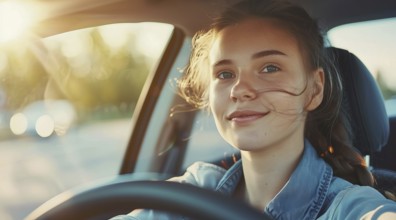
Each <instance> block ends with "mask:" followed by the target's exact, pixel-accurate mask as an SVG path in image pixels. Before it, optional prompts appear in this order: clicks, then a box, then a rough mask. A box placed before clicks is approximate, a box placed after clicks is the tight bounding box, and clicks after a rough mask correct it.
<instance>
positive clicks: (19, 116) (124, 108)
mask: <svg viewBox="0 0 396 220" xmlns="http://www.w3.org/2000/svg"><path fill="white" fill-rule="evenodd" d="M172 30H173V27H172V26H171V25H166V24H155V23H141V24H113V25H106V26H101V27H94V28H89V29H84V30H77V31H73V32H69V33H65V34H61V35H58V36H52V37H49V38H47V39H44V40H41V39H37V38H36V37H34V36H29V37H26V36H25V37H24V38H23V39H14V40H13V41H11V42H3V43H2V44H1V45H0V49H1V50H0V107H1V114H0V116H1V118H0V119H1V120H0V122H1V124H0V129H1V136H0V164H1V166H0V176H1V179H2V180H1V182H2V183H1V184H0V219H2V220H8V219H22V218H24V217H25V216H26V215H27V214H28V213H30V212H31V211H32V210H33V209H35V208H36V207H38V206H39V205H40V204H42V203H43V202H45V201H47V200H48V199H49V198H51V197H53V196H54V195H57V194H59V193H60V192H63V191H65V190H67V189H70V188H72V187H74V186H77V185H81V184H82V183H86V182H90V181H92V180H94V179H98V178H105V177H109V176H114V175H117V173H118V171H119V169H120V165H121V162H122V157H123V154H124V150H125V148H126V145H127V142H128V139H129V136H130V133H131V127H132V126H131V116H132V114H133V111H134V108H135V105H136V102H137V100H138V98H139V95H140V92H141V90H142V88H143V85H144V83H145V80H146V77H147V75H148V74H149V73H150V72H152V71H153V70H155V68H156V65H157V63H158V61H159V59H160V57H161V55H162V52H163V50H164V48H165V46H166V44H167V41H168V40H169V37H170V35H171V33H172Z"/></svg>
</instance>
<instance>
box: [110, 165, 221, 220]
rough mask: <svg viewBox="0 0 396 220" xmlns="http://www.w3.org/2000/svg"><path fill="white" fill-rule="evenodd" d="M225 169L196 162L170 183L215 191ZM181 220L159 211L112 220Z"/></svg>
mask: <svg viewBox="0 0 396 220" xmlns="http://www.w3.org/2000/svg"><path fill="white" fill-rule="evenodd" d="M225 172H226V170H225V169H223V168H221V167H218V166H216V165H213V164H208V163H203V162H196V163H194V164H192V165H191V166H190V167H188V168H187V170H186V172H185V173H184V174H183V175H182V176H178V177H173V178H171V179H169V180H168V181H173V182H179V183H186V184H191V185H194V186H199V187H202V188H206V189H213V190H214V189H215V188H216V186H217V184H218V182H219V180H220V179H221V178H222V177H223V175H224V173H225ZM150 219H153V220H154V219H158V220H168V219H169V220H170V219H172V220H179V219H180V220H181V219H187V218H185V217H183V216H180V215H176V214H171V213H166V212H161V211H157V210H147V209H144V210H143V209H136V210H133V211H132V212H131V213H129V214H128V215H119V216H116V217H113V218H112V219H111V220H150Z"/></svg>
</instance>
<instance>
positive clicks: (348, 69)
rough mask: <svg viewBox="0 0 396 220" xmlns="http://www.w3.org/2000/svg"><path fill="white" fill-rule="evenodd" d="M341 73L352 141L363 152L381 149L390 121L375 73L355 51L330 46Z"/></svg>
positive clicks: (386, 139)
mask: <svg viewBox="0 0 396 220" xmlns="http://www.w3.org/2000/svg"><path fill="white" fill-rule="evenodd" d="M328 52H330V53H331V54H332V55H333V56H334V61H335V65H336V68H338V71H339V73H340V75H341V79H342V84H343V89H344V95H343V101H342V108H344V110H346V111H347V113H349V117H350V122H351V126H352V132H353V136H354V137H353V140H352V141H353V145H354V146H355V147H356V148H357V149H358V150H359V151H360V152H361V153H362V154H363V155H371V154H372V153H374V152H378V151H380V150H381V148H382V147H383V146H384V145H385V144H386V143H387V141H388V136H389V121H388V116H387V114H386V110H385V105H384V100H383V97H382V94H381V92H380V90H379V87H378V85H377V83H376V82H375V80H374V78H373V76H372V74H371V73H370V71H369V70H368V69H367V67H366V66H365V65H364V64H363V63H362V62H361V61H360V60H359V58H357V57H356V56H355V55H354V54H352V53H350V52H348V51H346V50H343V49H339V48H334V47H329V48H328Z"/></svg>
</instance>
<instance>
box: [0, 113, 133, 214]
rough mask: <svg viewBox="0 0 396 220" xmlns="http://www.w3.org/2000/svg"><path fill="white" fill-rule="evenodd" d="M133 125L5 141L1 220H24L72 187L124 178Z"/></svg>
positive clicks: (0, 162) (0, 165) (0, 167)
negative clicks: (123, 164)
mask: <svg viewBox="0 0 396 220" xmlns="http://www.w3.org/2000/svg"><path fill="white" fill-rule="evenodd" d="M130 126H131V125H130V120H129V119H123V120H117V121H109V122H101V123H95V124H89V125H85V126H81V127H74V128H73V129H72V130H70V131H69V133H67V134H66V135H65V136H61V137H58V136H52V137H50V138H46V139H44V138H40V137H30V136H25V137H20V138H14V139H8V140H3V141H0V179H1V180H0V219H1V220H10V219H12V220H14V219H15V220H18V219H23V218H24V217H25V216H26V215H27V214H28V213H30V212H31V211H32V210H33V209H34V208H36V207H37V206H38V205H40V204H42V203H43V202H44V201H46V200H48V199H49V198H51V197H53V196H55V195H57V194H58V193H60V192H63V191H65V190H67V189H70V188H72V187H75V186H78V185H80V184H84V183H88V182H91V181H93V180H95V179H100V178H104V177H108V176H113V175H116V174H117V173H118V170H119V167H120V164H121V160H122V157H123V154H124V150H125V147H126V145H127V142H128V138H129V135H130V129H131V127H130Z"/></svg>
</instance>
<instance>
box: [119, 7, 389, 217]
mask: <svg viewBox="0 0 396 220" xmlns="http://www.w3.org/2000/svg"><path fill="white" fill-rule="evenodd" d="M193 45H194V47H193V52H192V56H191V60H190V65H189V67H188V69H187V72H186V76H185V78H183V79H181V81H180V82H179V87H180V91H181V94H182V95H183V96H184V97H185V98H186V100H187V101H188V102H190V103H192V104H193V105H195V106H196V107H198V108H207V109H209V110H210V111H211V113H212V114H213V117H214V119H215V122H216V126H217V128H218V130H219V132H220V134H221V135H222V137H223V138H224V139H225V140H226V141H227V142H229V143H230V144H231V145H233V146H234V147H236V148H238V149H239V150H240V152H241V159H240V161H238V162H236V163H235V164H234V165H233V166H232V167H231V168H230V169H229V170H227V171H226V170H224V169H222V168H220V167H217V166H215V165H211V164H205V163H196V164H194V165H192V166H191V167H190V168H189V169H188V170H187V172H186V173H185V174H184V175H183V176H181V177H175V178H173V179H171V181H178V182H184V183H190V184H194V185H197V186H200V187H204V188H208V189H212V190H215V191H219V192H222V193H224V194H227V195H230V196H233V197H235V198H239V199H242V200H245V201H246V202H248V203H249V204H251V205H252V206H253V207H256V208H257V209H259V210H262V211H263V212H266V213H267V214H269V215H270V216H271V217H273V218H274V219H369V218H371V217H372V216H376V217H378V219H381V218H383V219H386V218H388V219H391V218H392V219H396V203H394V202H393V201H391V200H387V199H386V198H384V197H383V196H382V195H381V194H380V193H378V192H377V191H376V190H375V189H373V188H371V187H367V186H372V185H373V181H374V180H373V177H372V175H371V174H370V172H369V171H368V170H367V167H366V166H365V163H364V160H363V159H362V157H361V156H360V155H359V153H357V152H356V151H355V150H353V148H352V146H351V144H350V143H351V141H350V140H349V133H348V129H349V127H348V122H347V121H346V120H344V118H345V115H344V113H343V112H341V111H340V103H341V96H342V88H341V85H340V79H339V76H338V74H337V72H336V71H335V70H333V69H332V68H331V67H332V65H331V64H329V63H328V59H327V58H326V55H325V50H324V42H323V37H322V35H321V34H320V30H319V28H318V26H317V24H316V22H315V21H314V20H313V19H312V18H310V16H309V15H308V14H307V13H306V12H305V11H304V10H303V9H301V8H300V7H297V6H295V5H292V4H290V3H287V2H283V1H264V0H256V1H254V0H253V1H243V2H241V3H238V4H237V5H235V6H234V7H233V8H230V9H229V10H227V11H226V12H225V13H224V14H223V15H222V16H221V17H220V18H219V19H217V20H215V22H214V24H213V26H212V28H211V29H210V30H209V31H206V32H201V33H198V34H197V35H196V36H195V38H194V42H193ZM329 124H330V125H332V126H328V125H329ZM359 185H360V186H359ZM302 189H303V190H302ZM118 218H124V219H128V218H129V219H168V218H169V219H175V218H177V217H176V216H171V215H168V214H165V213H160V212H156V211H149V210H137V211H134V212H132V213H130V214H129V215H128V216H120V217H118ZM376 219H377V218H376Z"/></svg>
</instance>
